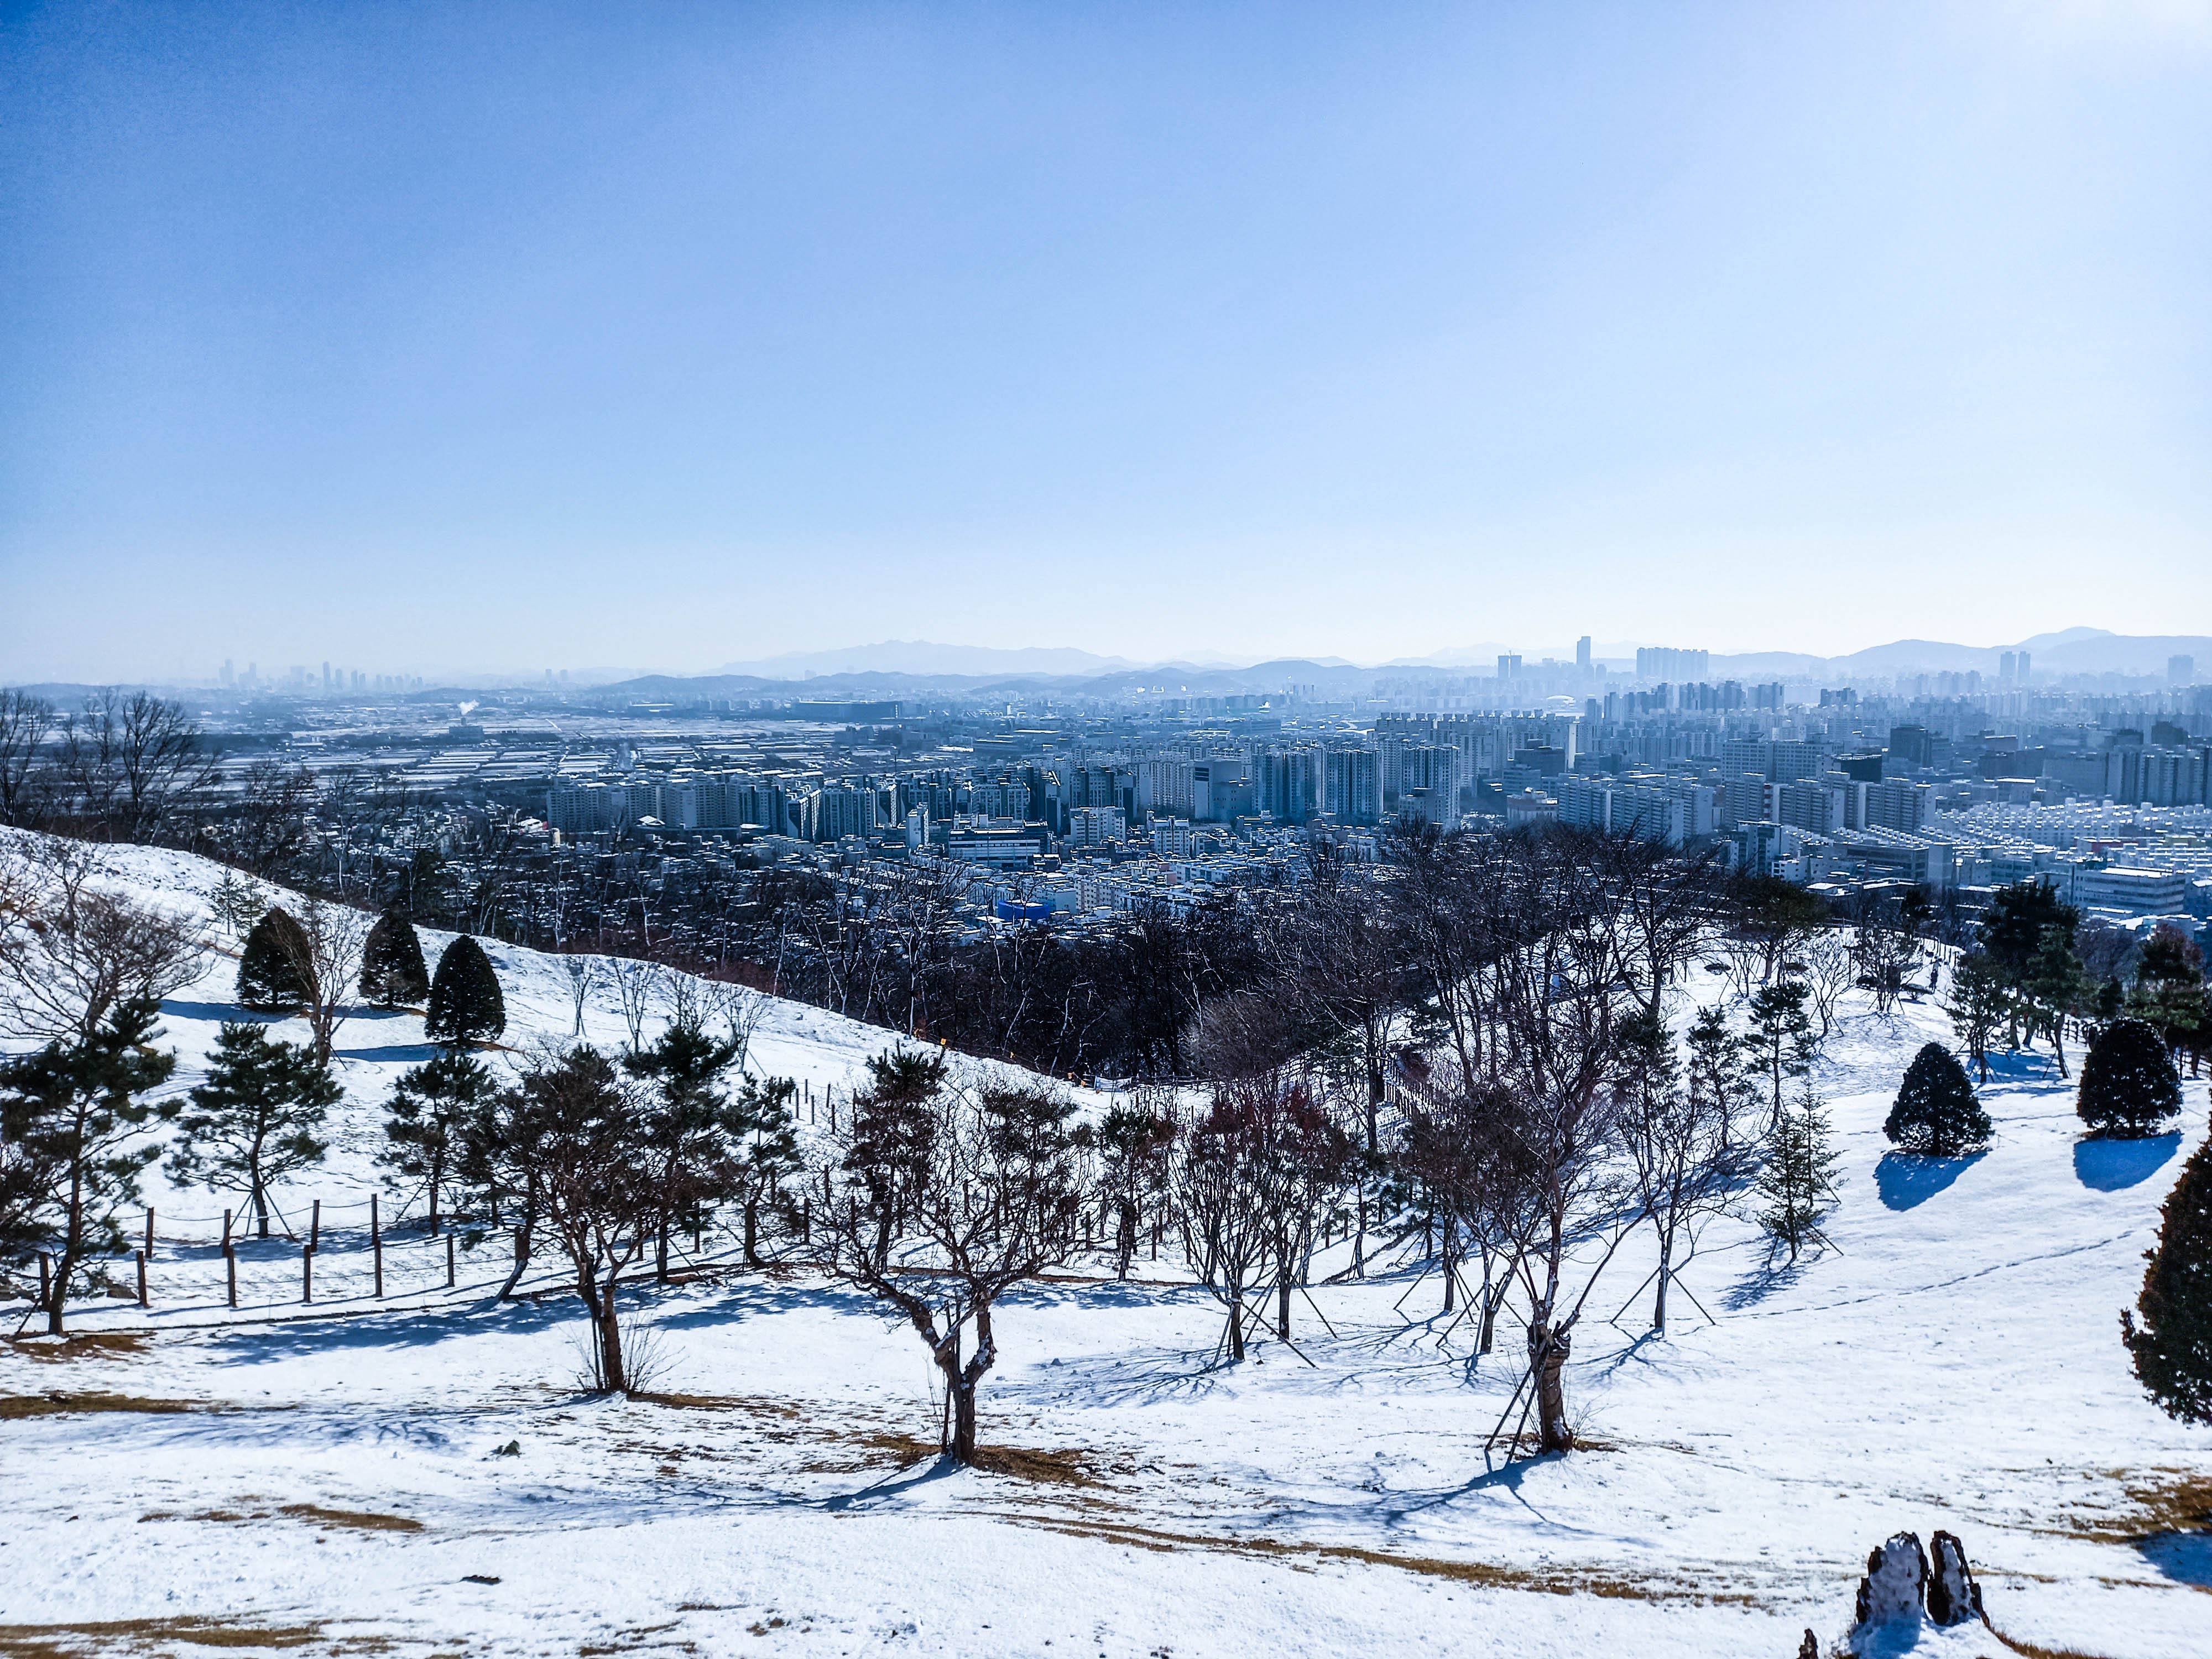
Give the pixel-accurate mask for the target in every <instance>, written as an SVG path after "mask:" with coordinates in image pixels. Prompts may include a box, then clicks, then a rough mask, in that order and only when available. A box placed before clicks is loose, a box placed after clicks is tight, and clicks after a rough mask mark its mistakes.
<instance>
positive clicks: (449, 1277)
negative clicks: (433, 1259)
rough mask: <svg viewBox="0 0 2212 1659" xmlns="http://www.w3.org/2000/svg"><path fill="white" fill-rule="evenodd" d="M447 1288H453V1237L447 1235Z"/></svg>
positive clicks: (449, 1234)
mask: <svg viewBox="0 0 2212 1659" xmlns="http://www.w3.org/2000/svg"><path fill="white" fill-rule="evenodd" d="M446 1288H447V1290H449V1291H450V1290H452V1289H453V1234H451V1233H447V1235H446Z"/></svg>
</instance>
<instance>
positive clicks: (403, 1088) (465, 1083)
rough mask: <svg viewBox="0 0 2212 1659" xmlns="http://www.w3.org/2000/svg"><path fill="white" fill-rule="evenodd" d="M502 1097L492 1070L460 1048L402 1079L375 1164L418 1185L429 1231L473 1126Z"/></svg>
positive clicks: (411, 1070) (406, 1073) (389, 1107)
mask: <svg viewBox="0 0 2212 1659" xmlns="http://www.w3.org/2000/svg"><path fill="white" fill-rule="evenodd" d="M498 1092H499V1083H498V1079H495V1078H494V1077H493V1076H492V1074H491V1067H490V1066H486V1065H485V1064H484V1063H483V1061H482V1060H471V1058H470V1057H469V1056H468V1055H467V1054H463V1053H462V1052H461V1051H460V1050H459V1048H447V1049H445V1050H443V1051H442V1052H441V1053H439V1054H434V1055H433V1056H432V1057H431V1058H430V1059H428V1060H425V1061H423V1062H422V1064H421V1065H420V1066H411V1067H410V1068H409V1069H408V1070H407V1071H404V1072H403V1073H400V1074H399V1080H398V1082H397V1083H395V1084H393V1085H392V1099H391V1100H390V1102H389V1103H387V1104H386V1108H385V1110H386V1114H387V1115H386V1119H385V1123H384V1138H385V1141H386V1146H385V1149H384V1151H383V1152H380V1153H379V1154H378V1155H377V1160H376V1161H377V1162H378V1163H379V1164H383V1165H384V1166H385V1167H386V1169H391V1170H398V1171H399V1173H400V1174H402V1175H404V1176H412V1177H414V1178H415V1179H416V1180H418V1181H420V1182H422V1185H423V1188H424V1189H425V1190H426V1191H427V1192H428V1194H429V1199H430V1231H432V1232H433V1233H435V1232H436V1231H438V1221H439V1217H440V1215H441V1210H440V1207H439V1202H438V1200H439V1198H440V1196H441V1194H443V1193H445V1192H446V1191H447V1189H448V1188H450V1187H452V1186H453V1184H455V1181H456V1166H457V1165H458V1164H459V1161H460V1158H461V1153H462V1147H463V1141H464V1139H465V1133H466V1131H467V1128H468V1125H469V1122H470V1121H471V1119H472V1118H473V1117H474V1116H475V1115H477V1113H478V1112H480V1111H482V1110H483V1109H484V1108H485V1107H487V1106H489V1105H490V1104H491V1100H492V1097H493V1096H494V1095H495V1094H497V1093H498Z"/></svg>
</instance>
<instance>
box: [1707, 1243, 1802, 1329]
mask: <svg viewBox="0 0 2212 1659" xmlns="http://www.w3.org/2000/svg"><path fill="white" fill-rule="evenodd" d="M1812 1261H1813V1258H1812V1257H1811V1256H1810V1255H1803V1256H1800V1257H1799V1258H1798V1259H1797V1260H1796V1261H1791V1260H1790V1258H1789V1257H1788V1256H1786V1255H1783V1254H1782V1252H1781V1251H1780V1249H1776V1250H1775V1251H1774V1252H1773V1254H1771V1255H1769V1256H1768V1257H1767V1258H1766V1260H1765V1261H1762V1262H1760V1263H1759V1265H1758V1266H1757V1267H1753V1269H1752V1270H1751V1271H1750V1272H1749V1273H1746V1274H1745V1275H1744V1276H1743V1277H1742V1278H1741V1279H1738V1280H1736V1282H1735V1284H1733V1285H1730V1286H1729V1288H1728V1289H1727V1290H1725V1291H1723V1292H1722V1293H1721V1305H1722V1306H1723V1307H1724V1308H1726V1309H1727V1310H1729V1312H1730V1313H1741V1312H1742V1311H1743V1310H1745V1309H1747V1308H1755V1307H1757V1306H1758V1305H1759V1304H1760V1303H1762V1302H1764V1301H1765V1300H1766V1298H1767V1297H1770V1296H1772V1295H1773V1294H1774V1293H1775V1292H1776V1291H1786V1290H1788V1289H1789V1288H1790V1286H1791V1285H1795V1284H1796V1282H1797V1280H1798V1279H1800V1278H1801V1277H1802V1275H1803V1273H1804V1272H1805V1269H1806V1268H1807V1267H1810V1266H1811V1265H1812Z"/></svg>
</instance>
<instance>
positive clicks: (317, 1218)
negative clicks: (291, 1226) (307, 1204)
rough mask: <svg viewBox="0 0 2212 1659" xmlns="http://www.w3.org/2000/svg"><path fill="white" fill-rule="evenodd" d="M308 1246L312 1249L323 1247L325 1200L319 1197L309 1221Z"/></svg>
mask: <svg viewBox="0 0 2212 1659" xmlns="http://www.w3.org/2000/svg"><path fill="white" fill-rule="evenodd" d="M307 1248H308V1249H311V1250H319V1249H322V1248H323V1200H321V1199H317V1200H315V1210H314V1214H313V1217H312V1218H310V1219H309V1221H308V1223H307Z"/></svg>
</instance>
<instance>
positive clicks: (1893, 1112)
mask: <svg viewBox="0 0 2212 1659" xmlns="http://www.w3.org/2000/svg"><path fill="white" fill-rule="evenodd" d="M1881 1132H1882V1133H1884V1134H1886V1135H1887V1136H1888V1137H1889V1139H1890V1140H1891V1141H1892V1142H1893V1144H1894V1145H1896V1146H1902V1147H1903V1148H1904V1149H1905V1151H1906V1152H1923V1153H1925V1154H1927V1155H1928V1156H1929V1157H1930V1158H1956V1157H1957V1156H1958V1155H1959V1154H1960V1153H1961V1152H1970V1151H1972V1149H1973V1148H1975V1147H1977V1146H1984V1145H1986V1144H1987V1143H1988V1141H1989V1138H1990V1115H1989V1114H1988V1113H1987V1112H1985V1111H1984V1110H1983V1109H1982V1107H1981V1103H1980V1102H1979V1101H1978V1100H1976V1099H1975V1098H1974V1085H1973V1083H1972V1079H1969V1078H1968V1077H1967V1076H1966V1067H1965V1066H1961V1065H1960V1064H1959V1062H1958V1061H1957V1060H1954V1059H1953V1058H1952V1056H1951V1051H1950V1050H1949V1049H1948V1048H1945V1047H1944V1046H1943V1045H1942V1043H1940V1042H1930V1043H1928V1044H1926V1045H1924V1046H1923V1048H1921V1050H1920V1052H1919V1053H1918V1054H1915V1055H1914V1056H1913V1057H1912V1064H1911V1066H1907V1067H1906V1068H1905V1082H1904V1085H1903V1086H1902V1087H1900V1088H1899V1090H1898V1091H1897V1103H1896V1104H1895V1105H1893V1106H1892V1107H1891V1108H1890V1109H1889V1119H1888V1121H1887V1122H1885V1123H1884V1124H1883V1125H1882V1126H1881Z"/></svg>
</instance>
